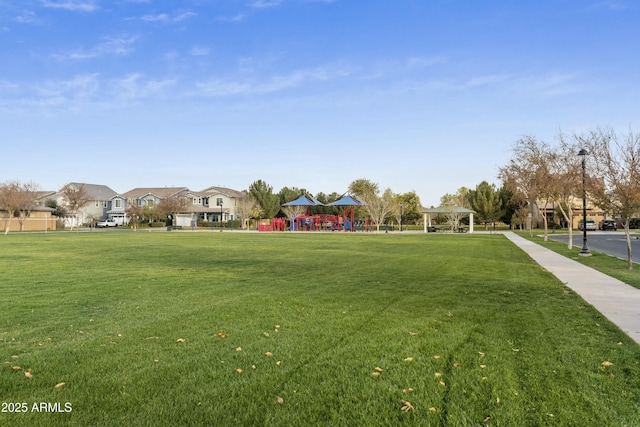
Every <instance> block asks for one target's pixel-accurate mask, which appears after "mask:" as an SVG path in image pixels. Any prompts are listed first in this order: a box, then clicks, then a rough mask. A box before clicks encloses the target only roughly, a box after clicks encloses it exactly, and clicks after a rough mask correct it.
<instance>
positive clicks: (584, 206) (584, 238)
mask: <svg viewBox="0 0 640 427" xmlns="http://www.w3.org/2000/svg"><path fill="white" fill-rule="evenodd" d="M587 154H589V153H588V152H587V150H585V149H584V148H583V149H581V150H580V152H579V153H578V156H580V157H582V249H580V254H579V255H582V256H591V251H590V250H589V247H588V246H587V190H586V184H585V182H586V178H585V162H586V159H587Z"/></svg>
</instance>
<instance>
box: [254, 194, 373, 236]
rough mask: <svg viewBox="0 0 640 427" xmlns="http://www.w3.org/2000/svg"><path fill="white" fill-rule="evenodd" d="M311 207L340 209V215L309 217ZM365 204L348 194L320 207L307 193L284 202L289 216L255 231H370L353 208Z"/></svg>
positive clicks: (365, 222) (314, 215)
mask: <svg viewBox="0 0 640 427" xmlns="http://www.w3.org/2000/svg"><path fill="white" fill-rule="evenodd" d="M315 206H330V207H331V206H335V207H339V208H341V209H342V212H341V215H335V214H311V213H310V212H311V208H312V207H315ZM359 206H365V204H364V203H363V202H362V201H360V200H358V199H357V198H356V197H353V196H351V195H345V196H343V197H341V198H340V199H338V200H336V201H334V202H331V203H327V204H324V203H322V202H320V201H318V200H317V199H315V198H313V197H312V196H310V195H308V194H303V195H301V196H300V197H298V198H297V199H295V200H292V201H290V202H287V203H284V204H283V205H282V207H283V208H285V209H288V212H289V213H290V215H289V217H288V218H273V219H272V220H271V221H270V223H269V224H261V225H260V226H258V231H347V232H349V231H350V232H355V231H361V232H371V231H374V224H373V223H372V222H371V221H369V219H368V218H359V217H356V216H355V215H356V208H357V207H359Z"/></svg>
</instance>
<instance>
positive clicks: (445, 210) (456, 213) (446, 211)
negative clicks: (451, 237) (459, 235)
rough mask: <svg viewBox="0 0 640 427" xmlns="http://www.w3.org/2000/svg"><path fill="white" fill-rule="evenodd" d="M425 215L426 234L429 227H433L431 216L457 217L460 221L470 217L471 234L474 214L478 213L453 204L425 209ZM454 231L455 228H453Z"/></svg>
mask: <svg viewBox="0 0 640 427" xmlns="http://www.w3.org/2000/svg"><path fill="white" fill-rule="evenodd" d="M422 213H423V215H424V232H425V233H426V232H427V227H431V214H436V215H438V214H440V215H447V216H449V217H457V218H458V220H460V219H462V218H464V217H466V216H469V233H473V214H474V213H476V211H474V210H471V209H467V208H463V207H461V206H456V205H454V204H453V203H445V204H444V205H442V206H438V207H437V208H431V209H425V210H423V211H422ZM452 229H453V226H452Z"/></svg>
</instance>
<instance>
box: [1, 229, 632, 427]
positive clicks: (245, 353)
mask: <svg viewBox="0 0 640 427" xmlns="http://www.w3.org/2000/svg"><path fill="white" fill-rule="evenodd" d="M0 250H1V251H2V254H3V262H2V264H0V275H1V277H2V284H1V285H0V287H1V288H0V289H2V293H3V295H4V297H3V302H2V310H1V311H0V361H2V362H8V363H4V364H3V365H0V384H1V387H2V396H3V402H10V401H15V402H27V403H28V404H29V406H30V407H31V405H33V403H35V402H62V404H64V402H70V403H71V404H72V405H73V411H72V412H71V413H49V414H46V413H38V412H28V413H24V414H16V413H0V425H51V424H62V425H114V426H115V425H149V426H151V425H153V426H164V425H166V426H170V425H211V424H216V425H267V426H268V425H275V426H280V425H295V426H299V425H326V426H335V425H403V424H411V425H465V426H466V425H577V424H584V423H587V424H591V425H624V424H627V425H636V424H639V423H640V414H639V413H638V411H637V408H636V404H635V398H634V396H637V395H638V393H639V392H640V379H639V378H640V375H638V374H639V373H640V348H639V347H638V346H637V345H636V344H634V343H633V342H632V341H631V340H630V339H629V338H628V337H626V335H624V334H623V333H622V332H621V331H619V330H618V329H617V328H616V327H615V326H613V325H612V324H611V323H610V322H608V321H607V320H606V319H603V318H602V316H601V315H600V314H599V313H598V312H597V311H595V310H594V309H593V308H591V307H590V306H588V305H587V304H585V303H584V301H583V300H582V299H581V298H580V297H579V296H577V295H575V294H574V293H572V292H571V291H569V290H568V289H567V288H566V287H564V286H563V285H562V284H561V283H559V282H558V281H557V280H556V279H555V278H554V277H553V276H552V275H551V274H550V273H548V272H546V271H544V270H543V269H542V268H540V267H539V266H538V265H536V264H535V263H533V262H532V261H531V260H530V259H529V258H528V256H526V255H525V254H524V253H522V252H521V251H520V250H518V249H517V248H516V247H515V246H513V245H512V244H510V243H509V242H508V241H507V240H506V239H505V238H504V237H503V236H499V235H493V236H487V235H485V236H480V235H477V236H471V235H461V236H456V235H446V236H445V235H443V236H434V235H428V236H425V235H403V236H398V235H361V234H343V233H340V234H338V233H336V234H282V235H275V234H238V233H226V234H225V233H194V234H190V233H172V234H170V233H166V234H165V233H100V234H98V233H94V234H88V233H86V234H75V235H74V234H68V233H66V234H65V235H63V236H60V235H51V236H47V237H44V236H42V235H39V236H38V235H16V236H11V235H9V236H6V238H3V239H0ZM4 255H6V256H7V258H8V259H12V261H10V262H4V259H7V258H5V257H4ZM217 334H225V335H223V336H219V335H217ZM12 356H17V357H15V358H14V357H12ZM603 361H611V362H612V363H613V365H612V366H608V367H607V366H603V365H602V362H603ZM13 366H20V367H21V370H20V371H16V370H14V369H13V368H12V367H13ZM376 368H379V369H380V371H379V370H376ZM27 369H31V374H32V376H33V378H31V379H29V378H27V377H25V375H24V372H25V371H26V370H27ZM238 369H239V370H241V371H242V373H238V371H237V370H238ZM376 372H377V373H378V374H377V375H374V373H376ZM63 381H64V382H66V385H64V386H62V387H60V388H57V389H56V388H55V385H56V384H58V383H60V382H63ZM409 389H412V390H409ZM279 399H280V400H279ZM279 402H281V403H279ZM405 402H410V404H411V405H412V407H413V408H414V410H412V411H402V410H401V408H402V407H403V406H406V403H405Z"/></svg>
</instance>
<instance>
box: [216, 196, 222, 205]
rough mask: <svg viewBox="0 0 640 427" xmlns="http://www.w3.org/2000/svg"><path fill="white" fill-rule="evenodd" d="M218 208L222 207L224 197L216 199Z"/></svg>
mask: <svg viewBox="0 0 640 427" xmlns="http://www.w3.org/2000/svg"><path fill="white" fill-rule="evenodd" d="M216 206H222V197H218V198H217V199H216Z"/></svg>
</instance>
